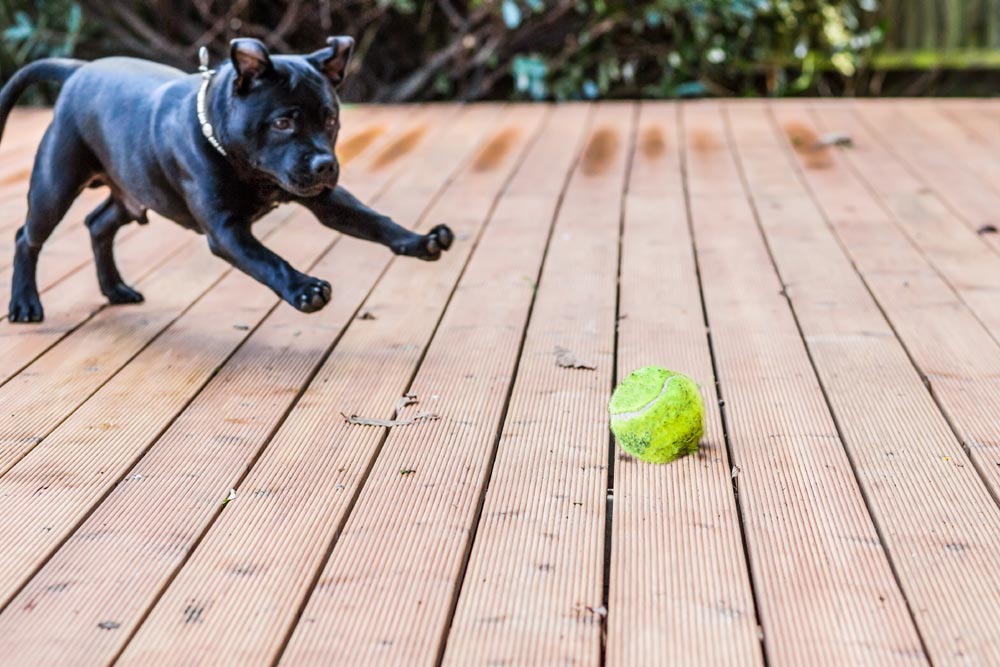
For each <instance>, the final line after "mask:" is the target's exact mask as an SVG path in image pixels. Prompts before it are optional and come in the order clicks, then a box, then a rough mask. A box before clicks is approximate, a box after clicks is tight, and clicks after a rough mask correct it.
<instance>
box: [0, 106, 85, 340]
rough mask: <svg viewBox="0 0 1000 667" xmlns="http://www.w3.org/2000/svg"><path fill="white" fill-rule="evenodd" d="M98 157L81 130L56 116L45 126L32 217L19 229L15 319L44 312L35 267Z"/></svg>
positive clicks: (33, 181)
mask: <svg viewBox="0 0 1000 667" xmlns="http://www.w3.org/2000/svg"><path fill="white" fill-rule="evenodd" d="M96 164H97V161H96V159H95V158H94V156H93V154H92V153H91V152H90V150H89V149H88V148H87V147H86V146H85V145H84V143H83V142H82V141H81V140H80V138H79V136H78V135H77V134H76V130H75V129H73V128H72V126H67V124H66V123H65V122H60V121H59V120H58V118H57V120H56V121H55V122H54V123H53V124H52V125H50V126H49V129H48V130H46V132H45V136H44V137H43V138H42V144H41V146H40V147H39V149H38V154H37V155H36V156H35V167H34V170H33V171H32V173H31V186H30V188H29V190H28V217H27V220H26V221H25V223H24V226H23V227H21V228H20V229H18V230H17V235H16V236H15V248H14V275H13V280H12V281H11V297H10V308H9V310H8V314H9V317H10V321H11V322H41V321H42V318H43V317H44V315H43V311H42V302H41V299H40V298H39V296H38V285H37V283H36V281H35V272H36V269H37V266H38V254H39V253H40V252H41V250H42V245H43V244H44V243H45V241H46V240H47V239H48V238H49V236H50V235H51V234H52V231H53V230H54V229H55V228H56V225H58V224H59V221H60V220H62V218H63V216H64V215H66V211H68V210H69V207H70V205H71V204H72V203H73V200H74V199H76V197H77V195H79V194H80V191H81V190H82V189H83V187H84V186H85V185H86V184H87V182H88V181H89V180H90V179H91V178H92V177H93V175H94V173H95V172H96Z"/></svg>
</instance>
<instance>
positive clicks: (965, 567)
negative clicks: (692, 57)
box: [730, 104, 1000, 665]
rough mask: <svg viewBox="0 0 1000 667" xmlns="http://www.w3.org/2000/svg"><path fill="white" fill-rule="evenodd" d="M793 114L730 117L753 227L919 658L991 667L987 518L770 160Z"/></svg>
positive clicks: (998, 525)
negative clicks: (860, 492)
mask: <svg viewBox="0 0 1000 667" xmlns="http://www.w3.org/2000/svg"><path fill="white" fill-rule="evenodd" d="M796 109H798V105H796V106H789V105H785V104H778V105H775V106H774V111H775V116H776V117H777V120H778V121H779V122H778V127H775V125H774V124H773V123H772V119H771V117H770V115H769V114H768V111H767V109H766V108H765V107H764V106H763V105H761V106H759V107H757V108H748V107H746V106H744V107H740V108H739V109H738V110H736V109H734V110H731V111H730V119H731V128H732V131H731V137H732V138H733V140H734V141H735V143H736V148H737V151H738V153H739V157H740V160H741V162H742V166H743V171H744V174H745V175H746V177H747V179H748V181H749V184H750V190H751V192H752V195H753V197H754V200H755V204H756V208H757V211H758V212H759V216H760V221H761V225H762V227H763V228H764V231H765V233H766V234H767V237H768V241H769V243H770V245H771V248H772V251H773V253H774V257H775V260H776V262H777V265H778V269H779V271H780V273H781V275H782V278H783V280H784V283H785V284H786V285H787V287H786V291H787V293H788V296H789V299H790V300H791V303H792V306H793V308H794V309H795V312H796V314H797V317H798V320H799V323H800V325H801V327H802V331H803V333H804V335H805V340H806V342H807V345H808V346H809V349H810V352H811V354H812V358H813V360H814V363H815V365H816V368H817V371H818V373H819V376H820V379H821V381H822V382H823V385H824V388H825V391H826V395H827V397H828V398H829V401H830V404H831V406H832V408H833V412H834V415H835V417H836V418H837V421H838V424H839V425H840V430H841V433H842V434H843V437H844V441H845V444H846V446H847V448H848V452H849V453H850V455H851V457H852V460H853V463H854V466H855V470H856V474H857V478H858V480H859V483H860V484H861V486H862V488H863V489H864V490H865V493H866V496H867V498H868V500H869V505H870V507H871V509H872V514H873V516H874V518H875V521H876V524H877V525H878V526H879V528H880V532H881V535H882V539H883V542H884V544H885V546H886V550H887V552H888V554H889V557H890V559H891V560H892V562H893V564H894V567H895V570H896V572H897V575H898V578H899V581H900V584H901V586H902V589H903V591H904V593H905V595H906V598H907V600H908V601H909V604H910V607H911V609H912V610H914V617H915V620H916V623H917V625H918V627H919V628H920V631H921V635H922V637H923V640H924V643H925V645H926V647H927V650H928V653H929V658H930V660H931V661H932V662H933V664H935V665H953V664H954V665H958V664H963V665H964V664H982V665H989V664H997V663H998V662H1000V637H998V636H997V633H996V619H997V618H998V617H1000V588H998V587H997V586H995V585H993V586H991V585H984V584H986V582H991V581H992V582H1000V579H998V576H997V574H996V573H997V572H1000V509H998V508H997V507H996V505H995V504H994V502H993V499H992V498H991V497H990V494H989V492H988V490H987V489H986V487H985V485H984V484H983V482H982V480H981V479H980V478H979V476H978V475H977V474H976V470H975V468H974V467H973V466H972V465H971V464H970V462H969V461H968V457H967V456H966V454H965V452H964V451H963V449H962V447H961V443H960V442H959V441H958V439H957V438H956V437H955V434H954V433H953V432H952V431H951V428H950V427H949V425H948V422H947V421H946V419H945V417H944V415H942V413H941V411H940V410H939V409H938V407H937V405H936V403H935V402H934V399H933V398H932V396H931V395H930V393H929V392H928V391H927V388H926V386H925V385H924V383H923V380H922V379H921V377H920V375H919V373H918V372H917V370H916V369H915V368H914V367H913V364H912V363H911V361H910V359H909V357H908V356H907V354H906V350H905V349H904V347H903V346H902V344H901V343H900V342H899V340H898V339H897V338H896V336H895V334H894V333H893V331H892V328H891V326H890V324H889V322H888V321H887V320H886V319H885V317H884V315H883V314H882V312H881V311H880V310H879V307H878V304H877V303H876V301H875V300H874V298H873V297H872V296H871V294H870V293H869V292H868V290H867V288H866V286H865V283H864V281H863V280H862V279H861V278H860V276H858V274H857V272H856V271H855V270H854V267H853V266H852V265H851V263H850V261H849V259H848V258H847V256H846V255H845V254H844V252H843V250H842V248H841V247H840V246H839V244H838V241H837V237H836V236H835V235H834V234H833V232H832V231H831V229H830V228H829V227H828V226H827V223H826V221H825V220H824V218H823V215H822V212H821V211H820V210H819V209H818V208H817V207H816V204H815V203H814V202H813V200H812V198H811V196H810V193H809V191H808V190H807V189H806V188H805V186H804V185H803V183H802V181H801V180H800V175H799V174H798V173H797V172H796V165H794V164H792V163H790V161H789V160H788V159H786V158H785V155H782V154H783V153H784V152H786V151H788V150H790V148H789V147H788V146H787V145H786V144H785V142H784V137H783V135H779V129H778V128H781V127H787V125H788V123H789V122H792V121H793V120H795V121H798V119H800V118H801V115H800V114H798V113H796V111H795V110H796ZM855 140H856V141H864V140H863V139H862V138H861V137H858V136H856V137H855ZM786 155H787V153H786ZM869 169H873V170H878V166H877V165H875V164H871V163H869ZM837 192H839V193H840V195H839V196H840V198H841V199H845V198H849V197H850V195H847V197H845V194H846V193H847V192H849V190H845V189H839V190H837ZM879 224H886V223H885V222H883V223H879ZM889 224H891V223H889ZM942 572H947V573H948V575H947V576H946V577H943V576H941V573H942Z"/></svg>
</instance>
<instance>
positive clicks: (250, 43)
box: [229, 37, 274, 91]
mask: <svg viewBox="0 0 1000 667" xmlns="http://www.w3.org/2000/svg"><path fill="white" fill-rule="evenodd" d="M229 57H230V58H232V60H233V68H234V69H235V70H236V88H237V90H240V91H245V90H249V89H250V86H251V85H252V84H253V82H254V81H256V80H257V79H258V78H260V77H261V76H264V75H265V74H268V73H270V72H271V71H272V70H273V69H274V65H273V64H272V63H271V54H269V53H268V52H267V47H266V46H264V43H263V42H261V41H260V40H259V39H251V38H249V37H241V38H239V39H234V40H233V41H232V42H230V43H229Z"/></svg>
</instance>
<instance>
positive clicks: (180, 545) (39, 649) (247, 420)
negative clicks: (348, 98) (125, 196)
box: [0, 124, 458, 664]
mask: <svg viewBox="0 0 1000 667" xmlns="http://www.w3.org/2000/svg"><path fill="white" fill-rule="evenodd" d="M401 131H404V132H405V131H406V125H405V124H403V126H402V129H401ZM386 135H387V136H386V140H391V138H392V136H393V133H392V132H387V133H386ZM348 136H350V135H348ZM378 145H379V143H378V142H374V143H373V144H372V146H373V147H377V146H378ZM420 157H421V153H420V152H419V151H417V152H415V153H413V154H412V155H411V156H408V158H407V159H405V160H401V161H400V163H399V168H400V169H405V168H407V167H410V168H412V166H413V163H414V162H415V161H416V160H418V159H419V158H420ZM455 159H456V160H457V159H458V156H456V157H455ZM397 175H398V174H397ZM446 175H447V174H442V175H441V176H440V177H439V178H440V182H441V183H442V184H443V183H444V181H445V178H446ZM345 180H349V179H345ZM391 183H392V175H391V174H386V176H385V178H372V179H366V180H362V181H361V182H358V183H356V184H350V183H347V185H349V186H350V187H352V190H353V191H354V192H355V193H356V194H357V195H358V196H361V197H364V198H365V199H366V200H369V201H372V202H373V203H375V204H378V205H379V206H382V205H389V206H391V205H392V201H391V199H392V196H393V195H394V193H395V191H393V190H391V189H390V186H391ZM387 190H388V192H387ZM396 196H398V197H400V198H403V199H404V202H402V203H404V204H405V203H407V202H406V201H405V200H406V198H409V199H410V200H412V196H411V195H410V194H409V192H408V191H407V190H406V189H402V190H400V191H399V193H398V195H396ZM387 199H388V200H390V201H386V200H387ZM302 217H303V222H305V223H306V225H313V226H314V229H313V231H312V232H311V233H312V234H314V235H315V234H327V233H326V232H324V231H323V230H320V229H316V228H315V224H316V223H315V222H313V221H311V220H309V219H308V217H307V216H305V215H303V216H302ZM306 229H308V228H306ZM327 235H328V234H327ZM296 241H297V242H299V243H301V239H300V238H298V239H296ZM303 245H304V246H308V245H310V244H308V243H307V244H303ZM390 256H391V255H390V254H389V253H387V252H386V251H385V249H384V248H381V247H378V246H376V245H374V244H369V243H362V242H360V241H356V240H353V239H341V240H340V241H339V242H338V243H337V244H336V245H335V246H334V247H333V249H332V250H330V251H329V252H327V253H326V254H325V255H324V256H323V257H322V259H320V261H319V262H318V263H317V264H316V266H315V267H314V268H313V269H312V271H313V272H315V273H316V274H318V275H323V276H325V277H326V278H328V279H330V280H331V282H332V283H333V284H334V285H336V288H335V289H336V292H335V298H334V300H333V303H332V304H331V305H330V306H328V307H327V308H326V309H324V310H323V311H321V312H320V313H319V314H318V315H316V316H314V317H309V318H308V319H306V318H304V316H303V315H302V314H301V313H298V312H297V311H295V310H294V309H292V308H288V307H280V308H278V309H277V310H276V311H274V312H273V313H272V314H270V315H269V316H268V317H267V318H266V319H265V320H264V321H263V322H262V323H261V324H260V325H259V327H258V328H256V330H253V331H252V332H251V333H250V335H249V338H248V339H247V341H246V342H245V343H244V344H243V345H242V346H241V347H240V348H239V350H237V351H236V353H235V354H234V355H233V357H232V359H231V360H229V361H228V362H227V363H226V364H225V365H224V366H223V367H222V369H221V370H220V371H219V372H218V374H217V375H216V376H215V377H213V378H212V380H211V381H210V382H209V383H208V384H207V385H206V386H205V388H204V389H203V390H202V391H201V392H200V393H199V395H198V397H197V398H196V399H195V400H193V401H192V403H191V404H190V405H189V406H188V407H187V408H186V409H185V410H184V412H183V413H182V414H181V415H180V416H179V417H178V418H177V419H176V420H175V421H174V422H173V423H172V424H171V425H170V427H169V428H168V429H167V430H166V432H165V433H164V434H163V436H161V437H159V438H158V439H157V441H156V443H155V446H154V447H153V448H152V449H151V450H150V451H149V452H148V453H147V454H146V455H145V456H143V458H142V459H140V460H139V461H138V462H137V463H136V464H135V465H134V466H133V467H132V469H131V470H130V471H129V472H128V473H127V474H126V475H125V476H124V479H123V480H122V481H121V482H120V483H119V485H118V486H116V487H115V489H114V490H113V491H112V492H111V494H110V495H109V497H108V498H107V499H106V500H105V501H104V502H102V503H101V505H100V506H99V507H97V508H96V510H95V511H94V513H93V514H92V515H91V516H89V517H88V518H87V519H86V521H85V522H84V523H83V524H82V525H81V526H80V527H79V528H77V529H76V531H75V532H74V533H73V535H72V536H71V537H70V538H69V540H68V541H67V543H66V544H65V545H64V546H63V547H62V548H61V549H60V550H59V551H58V552H57V553H56V554H55V555H54V556H53V558H52V559H51V560H50V561H49V562H48V563H47V564H46V565H45V567H44V568H42V570H41V571H40V572H39V573H38V574H37V575H36V576H35V577H33V579H32V580H31V582H30V583H29V585H28V586H27V587H26V588H25V590H23V591H22V592H21V594H20V595H19V596H18V598H17V599H15V600H14V601H13V602H12V603H11V604H10V605H9V606H8V607H7V610H6V612H5V613H3V614H0V627H6V628H8V630H7V631H5V632H3V636H4V637H5V638H6V640H3V639H0V647H2V648H0V650H3V651H4V652H5V653H6V654H7V655H8V656H10V658H11V659H12V660H14V659H16V660H17V661H19V662H23V663H24V664H32V661H36V662H38V663H40V664H44V663H45V662H47V661H50V660H51V661H53V662H56V661H58V656H59V655H60V654H61V652H62V651H63V650H64V647H65V646H75V647H76V651H75V659H76V660H77V661H78V662H79V663H80V664H104V663H105V662H107V661H109V660H111V659H112V658H113V657H114V656H115V654H116V653H117V652H118V651H120V650H121V648H122V647H123V646H124V644H125V642H126V641H127V640H128V638H129V636H130V633H131V632H132V631H133V630H134V628H135V627H136V625H137V624H138V622H139V621H140V620H141V619H142V616H143V614H144V613H145V612H146V610H147V609H148V607H149V606H150V605H151V604H152V603H153V601H154V600H155V597H156V595H157V594H158V593H159V591H160V590H161V589H162V587H163V586H165V585H166V583H167V582H168V581H169V579H170V577H171V576H172V575H173V574H174V573H175V572H176V569H177V568H178V567H179V566H180V565H181V564H182V563H183V561H184V558H185V556H186V555H187V553H188V552H189V550H190V549H191V548H193V546H194V544H195V543H196V541H197V539H198V538H199V537H200V535H201V533H202V532H203V530H204V529H205V528H206V527H207V526H208V525H209V524H210V523H211V521H212V520H213V519H214V518H215V516H216V515H217V513H218V511H219V509H220V499H223V498H225V497H226V495H227V493H228V490H229V489H230V488H231V487H233V486H236V485H237V480H238V479H239V478H240V477H242V476H243V475H244V474H245V472H246V470H247V468H248V467H249V465H251V463H252V462H253V460H254V458H255V457H256V456H257V455H258V454H259V452H260V448H261V447H262V446H263V445H264V444H266V443H267V440H268V438H269V437H270V435H271V434H272V433H273V431H274V429H275V428H276V427H277V425H278V424H280V421H281V419H282V418H283V417H284V415H285V414H286V412H287V410H288V409H289V408H290V407H291V405H292V404H293V403H294V401H295V400H296V399H297V397H298V394H299V390H300V388H301V386H302V385H303V384H304V383H306V382H307V381H308V379H309V377H310V376H311V374H312V373H313V372H314V371H315V369H316V367H317V365H318V364H319V363H320V362H321V361H322V358H323V356H324V355H325V354H326V353H327V351H328V349H329V347H330V346H331V345H332V344H333V343H334V342H335V341H336V340H337V337H338V336H339V334H340V333H341V332H342V330H343V329H344V328H345V327H346V326H347V324H348V323H349V322H350V320H351V318H352V317H353V316H354V314H355V313H356V310H357V308H358V306H359V304H360V303H361V301H362V300H363V299H364V298H365V297H366V296H367V294H368V292H369V290H370V289H371V285H372V283H373V282H375V281H376V280H377V278H378V277H379V274H380V273H381V271H382V269H383V268H384V267H385V265H386V264H387V263H388V262H389V257H390ZM236 326H238V327H240V328H241V329H250V328H251V327H250V323H247V324H238V325H236ZM206 434H211V435H206ZM137 535H138V536H141V537H139V538H138V539H137V538H136V536H137ZM70 573H72V574H71V578H72V584H71V585H68V586H66V585H62V584H63V583H64V582H65V580H66V578H67V576H70ZM55 619H59V621H58V622H54V621H55ZM109 620H113V622H114V623H117V624H118V627H117V628H116V632H107V631H105V630H103V629H102V628H101V627H100V624H101V623H102V622H106V621H109Z"/></svg>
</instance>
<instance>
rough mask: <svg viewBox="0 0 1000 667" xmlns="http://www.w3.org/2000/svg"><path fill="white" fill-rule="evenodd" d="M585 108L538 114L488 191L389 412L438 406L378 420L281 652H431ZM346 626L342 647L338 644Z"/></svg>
mask: <svg viewBox="0 0 1000 667" xmlns="http://www.w3.org/2000/svg"><path fill="white" fill-rule="evenodd" d="M585 117H586V114H585V109H573V110H566V111H565V112H563V113H562V114H560V115H558V116H550V117H549V118H547V119H546V124H545V126H544V127H543V128H542V130H541V131H542V136H541V138H540V139H538V140H537V141H536V142H534V143H533V145H531V146H530V149H529V152H528V153H527V154H526V155H525V157H524V160H523V161H522V163H521V164H520V165H519V166H518V170H517V172H516V173H515V174H514V177H513V180H512V181H511V183H510V184H509V186H507V188H506V189H505V192H504V193H503V195H502V196H501V199H500V201H499V202H498V204H497V207H496V208H495V209H494V211H493V213H492V215H491V217H490V220H489V223H488V226H487V228H486V231H485V233H484V235H483V237H482V239H481V240H480V242H479V244H478V247H477V248H476V253H475V255H474V256H473V258H472V260H471V261H470V263H469V266H468V267H467V268H466V270H465V272H464V274H463V276H462V278H461V280H460V282H459V283H458V285H457V287H456V290H455V295H454V297H453V298H452V300H451V303H450V304H449V306H448V310H447V312H446V313H445V316H444V318H443V320H442V321H441V324H440V325H439V326H438V329H437V331H436V332H435V334H434V339H433V341H432V342H431V345H430V347H429V349H428V350H427V354H426V356H425V358H424V360H423V361H422V362H421V364H420V369H419V371H418V372H417V375H416V377H415V378H414V380H413V382H412V383H411V385H410V387H409V389H408V391H409V393H411V394H414V395H415V396H416V397H417V400H418V401H419V402H418V403H417V404H415V405H413V406H410V407H408V408H406V409H404V410H403V411H402V412H401V414H402V416H403V417H413V416H414V415H417V414H420V413H421V411H432V412H433V413H435V414H437V415H439V416H440V419H438V420H435V421H432V422H429V423H427V424H424V425H421V426H420V427H419V428H417V427H414V428H402V429H395V430H392V431H390V433H389V435H388V437H387V439H386V441H385V443H384V444H383V446H382V448H381V450H380V452H379V455H378V458H377V459H376V461H375V464H374V466H373V467H372V470H371V472H370V474H369V478H368V482H367V483H366V484H365V486H364V489H363V490H362V493H361V495H360V496H359V498H358V500H357V502H356V503H355V507H354V509H353V510H352V512H351V516H350V518H349V520H348V521H347V523H346V525H345V526H344V529H343V531H342V533H341V534H340V536H339V538H338V539H337V544H336V547H335V548H334V550H333V553H332V554H331V556H330V560H329V562H328V563H327V565H326V567H325V568H324V569H323V572H322V573H321V575H320V579H319V584H318V586H317V588H316V590H315V591H314V592H313V594H312V596H311V598H310V600H309V602H308V604H307V605H306V606H305V608H304V610H303V618H306V619H309V621H308V623H305V624H300V626H299V627H298V629H297V630H296V632H295V633H294V634H293V635H292V638H291V641H290V642H289V645H288V648H287V649H286V651H285V653H284V655H283V656H282V663H283V664H289V665H305V664H313V665H331V664H342V665H357V664H366V663H378V664H383V665H389V664H398V665H413V664H427V663H430V662H433V661H434V659H435V658H436V656H437V654H438V653H439V651H440V648H441V642H442V640H443V634H444V633H443V632H442V631H441V630H442V628H444V627H446V626H447V618H448V615H449V613H450V611H451V606H452V599H453V597H454V596H455V595H456V594H457V584H458V582H459V581H461V568H462V565H463V563H464V557H465V554H466V551H467V547H468V544H467V543H468V541H469V539H470V535H471V533H472V528H473V527H474V525H475V519H476V508H477V506H478V501H479V496H480V491H481V488H480V487H481V485H482V483H483V479H484V476H485V475H486V473H487V471H488V470H489V464H490V457H491V454H492V448H493V442H494V439H495V434H496V432H497V430H498V428H499V425H500V424H499V421H500V419H501V416H502V414H503V412H504V409H505V404H506V398H507V392H508V387H509V384H510V381H511V377H512V375H513V371H514V368H515V366H516V363H517V359H518V353H519V351H520V343H521V336H522V332H523V329H524V324H523V323H524V321H525V319H526V318H527V315H528V310H529V308H530V306H531V301H532V295H533V293H534V289H533V283H534V280H536V279H537V275H538V269H539V265H540V262H541V258H542V255H543V253H544V249H545V242H546V239H547V238H548V232H549V229H550V225H549V224H546V222H547V221H549V220H551V218H552V212H553V210H554V209H555V206H556V204H557V203H558V199H559V195H560V189H561V185H562V183H563V181H564V180H565V172H566V165H568V164H569V163H570V162H571V161H572V160H573V158H574V157H575V154H576V153H577V147H578V144H579V138H580V135H581V134H582V129H583V122H584V120H585ZM498 136H501V135H498ZM528 191H530V192H531V194H530V195H526V194H524V193H525V192H528ZM427 443H435V446H433V447H428V446H427ZM404 471H411V472H404ZM388 545H393V547H392V548H387V546H388ZM376 591H377V592H378V595H373V594H372V593H374V592H376ZM416 609H419V610H420V613H419V614H414V613H413V611H414V610H416ZM348 637H350V638H351V641H350V645H351V647H352V650H349V651H342V650H339V649H338V647H340V646H342V645H344V644H345V640H346V638H348ZM331 656H335V657H331Z"/></svg>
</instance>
